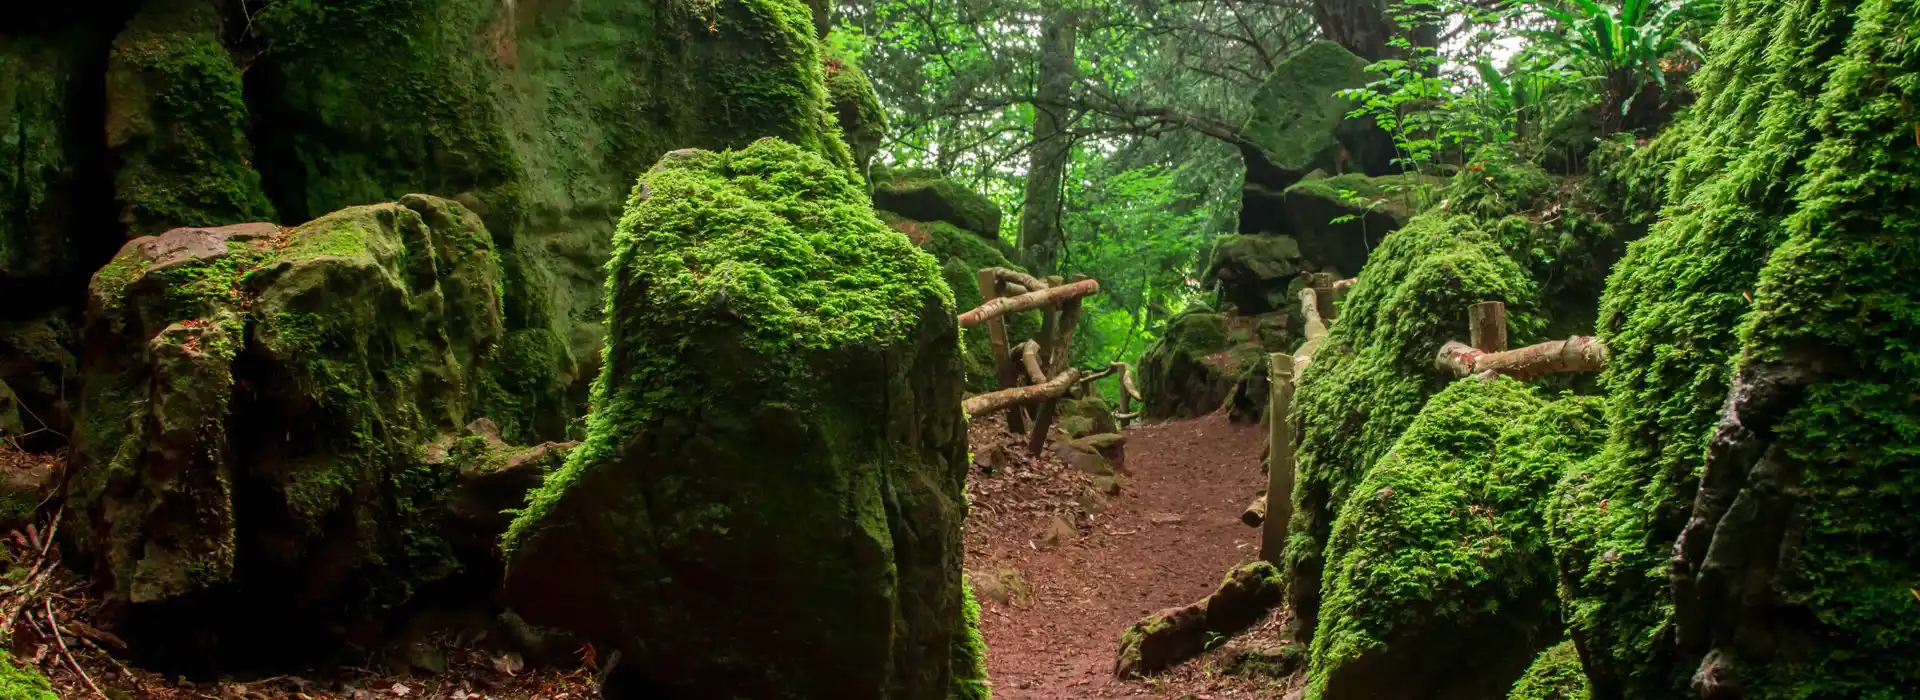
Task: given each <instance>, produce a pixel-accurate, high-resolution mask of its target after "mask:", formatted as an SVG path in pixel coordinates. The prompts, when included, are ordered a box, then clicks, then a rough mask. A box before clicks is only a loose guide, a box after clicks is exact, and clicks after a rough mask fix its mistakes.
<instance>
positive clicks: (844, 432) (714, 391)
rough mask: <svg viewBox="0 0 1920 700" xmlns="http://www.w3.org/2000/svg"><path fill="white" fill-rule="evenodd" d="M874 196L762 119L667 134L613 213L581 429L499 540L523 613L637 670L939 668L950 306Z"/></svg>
mask: <svg viewBox="0 0 1920 700" xmlns="http://www.w3.org/2000/svg"><path fill="white" fill-rule="evenodd" d="M866 200H867V198H866V193H865V192H864V191H863V189H862V188H861V187H860V185H859V183H858V181H857V180H856V179H854V178H853V177H852V176H851V175H850V174H849V173H847V172H846V170H845V169H843V168H841V167H839V166H838V165H837V164H834V163H830V162H829V161H827V160H825V159H823V158H821V157H819V156H817V155H813V154H811V153H808V152H806V151H804V150H802V149H800V148H798V147H795V146H792V145H788V144H785V143H782V142H780V141H777V140H771V139H769V140H762V141H758V142H755V143H754V144H753V145H751V146H748V147H747V148H745V149H742V150H739V151H731V152H726V153H712V152H706V151H676V152H674V153H670V154H668V155H667V156H666V157H665V158H663V159H662V160H661V162H660V163H659V164H658V165H656V166H655V167H654V169H653V170H651V171H650V172H649V173H648V174H647V175H646V176H645V177H644V178H643V179H642V182H641V185H640V188H639V190H638V194H637V195H636V196H635V197H634V199H633V201H632V203H631V206H630V207H629V209H628V211H627V213H626V215H625V216H624V217H623V218H622V219H621V224H620V228H619V232H618V234H617V236H616V239H615V255H614V259H613V262H612V264H611V265H610V268H609V269H610V270H611V276H610V278H609V280H608V282H607V290H608V294H607V296H608V316H609V318H608V321H609V327H608V335H609V337H610V338H611V341H610V342H609V343H608V350H607V355H606V365H605V367H604V368H603V370H602V371H601V374H600V378H599V380H598V382H597V383H596V385H595V387H594V398H593V402H594V412H593V413H592V415H591V417H590V420H589V425H588V432H587V439H586V442H585V443H584V444H582V445H581V446H580V447H579V448H578V449H576V450H575V451H574V452H573V453H571V454H569V455H568V459H567V463H566V465H565V466H564V467H563V468H562V469H561V470H560V471H558V472H556V473H554V474H553V475H551V476H549V477H548V479H547V481H546V484H545V485H544V486H543V487H542V488H541V490H540V491H539V492H538V493H537V494H535V496H534V497H533V499H532V501H531V503H530V505H529V506H528V508H527V509H526V511H525V512H524V513H522V514H521V515H520V517H519V518H518V519H517V520H516V521H515V523H514V525H513V528H512V530H510V532H509V534H508V536H507V539H506V546H507V547H508V549H509V551H510V564H509V569H508V595H509V597H510V598H511V599H512V601H513V604H514V605H515V607H516V608H517V609H518V610H519V611H520V612H521V614H522V615H524V616H525V617H526V618H527V619H528V620H529V621H531V622H534V623H536V624H543V625H550V626H555V627H560V628H563V629H567V630H569V631H572V632H576V633H579V634H581V635H582V636H584V637H586V638H588V639H590V640H594V641H595V642H596V644H599V645H601V648H607V649H616V650H619V651H620V652H621V654H622V657H621V662H620V664H619V666H618V667H617V668H616V669H615V671H614V673H615V674H616V675H618V676H621V677H622V678H621V680H620V681H619V682H620V683H621V684H624V685H626V686H627V687H635V688H646V689H647V690H648V691H650V692H652V693H655V694H669V695H673V696H676V697H760V698H815V697H867V698H889V697H892V698H930V697H944V696H946V694H947V693H949V692H950V691H951V690H952V688H951V686H950V684H951V683H952V678H953V677H954V675H955V674H954V670H953V654H952V650H953V648H954V645H955V637H956V636H958V635H961V634H963V633H964V632H963V630H962V623H963V617H964V612H963V608H964V603H963V601H964V596H963V593H962V591H961V567H960V565H961V556H962V552H961V537H960V525H961V520H962V517H963V513H964V505H963V500H962V495H961V488H962V481H963V480H964V478H965V475H966V470H967V461H966V435H965V429H964V425H962V423H961V412H960V398H961V369H960V356H959V349H958V348H959V342H958V338H957V335H956V333H957V327H956V325H955V321H954V315H955V311H954V306H953V300H952V297H951V295H950V294H949V292H948V291H947V286H946V285H945V284H943V283H942V282H941V280H940V275H939V270H938V266H937V265H936V263H935V262H934V261H933V258H932V257H931V256H928V255H926V254H924V253H921V252H920V251H918V250H916V249H914V247H913V244H912V243H911V242H909V241H908V239H907V238H906V237H905V236H903V235H901V234H899V233H897V232H895V231H892V230H889V229H888V228H887V227H886V226H885V225H883V224H882V223H881V222H880V221H879V220H878V219H877V218H876V217H875V216H874V215H873V213H872V209H871V208H870V207H869V205H868V204H867V203H866ZM665 639H671V640H673V643H671V644H661V643H659V640H665ZM609 682H613V681H612V679H610V681H609ZM649 697H651V695H649Z"/></svg>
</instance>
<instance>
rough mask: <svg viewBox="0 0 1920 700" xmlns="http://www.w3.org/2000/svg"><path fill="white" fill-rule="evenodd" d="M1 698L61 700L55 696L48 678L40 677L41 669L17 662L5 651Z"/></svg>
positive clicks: (1, 665) (0, 654)
mask: <svg viewBox="0 0 1920 700" xmlns="http://www.w3.org/2000/svg"><path fill="white" fill-rule="evenodd" d="M0 698H6V699H7V700H59V699H60V696H58V695H54V694H53V684H52V683H48V682H47V677H46V676H43V675H40V671H39V669H36V668H33V667H31V666H26V665H23V664H21V663H19V662H18V661H16V660H15V659H14V658H13V657H12V656H11V655H9V654H7V652H5V651H0Z"/></svg>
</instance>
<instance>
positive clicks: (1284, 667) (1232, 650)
mask: <svg viewBox="0 0 1920 700" xmlns="http://www.w3.org/2000/svg"><path fill="white" fill-rule="evenodd" d="M1306 662H1307V649H1306V647H1303V646H1301V645H1298V644H1290V643H1286V642H1280V641H1275V640H1270V639H1268V640H1248V639H1235V640H1233V641H1231V642H1227V645H1226V650H1225V651H1224V652H1221V655H1220V666H1219V668H1220V672H1221V673H1224V674H1226V675H1229V676H1242V677H1247V678H1268V679H1273V680H1281V679H1284V678H1287V677H1288V676H1291V675H1293V674H1294V672H1296V671H1299V670H1300V669H1301V668H1302V667H1304V666H1305V665H1306Z"/></svg>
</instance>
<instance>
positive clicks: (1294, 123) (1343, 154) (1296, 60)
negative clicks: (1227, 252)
mask: <svg viewBox="0 0 1920 700" xmlns="http://www.w3.org/2000/svg"><path fill="white" fill-rule="evenodd" d="M1366 68H1367V61H1366V59H1363V58H1360V57H1359V56H1355V55H1353V53H1352V52H1350V51H1348V50H1346V49H1345V48H1342V47H1341V46H1340V45H1339V44H1336V43H1333V42H1331V41H1316V42H1314V43H1311V44H1308V45H1307V46H1306V47H1305V48H1302V49H1300V50H1299V51H1298V52H1296V53H1294V54H1293V55H1292V56H1289V57H1288V58H1287V59H1286V60H1285V61H1282V62H1281V63H1280V65H1279V66H1277V67H1275V68H1274V70H1273V72H1272V73H1271V74H1270V75H1269V76H1268V77H1267V80H1266V82H1265V83H1263V84H1261V86H1260V89H1259V90H1258V91H1257V92H1255V93H1254V96H1253V110H1252V114H1253V117H1252V118H1251V119H1249V120H1248V121H1247V124H1246V127H1245V128H1244V129H1242V134H1243V135H1245V136H1246V138H1247V141H1248V142H1249V144H1250V145H1248V146H1243V147H1241V149H1240V150H1241V154H1242V155H1243V156H1244V158H1245V160H1246V165H1247V175H1246V186H1245V191H1244V192H1243V193H1242V197H1241V205H1240V232H1241V233H1250V234H1251V233H1285V232H1286V230H1287V225H1286V221H1287V219H1288V212H1287V202H1286V197H1285V194H1284V192H1285V191H1286V189H1287V188H1288V187H1291V186H1293V184H1294V183H1297V182H1299V181H1300V180H1301V179H1302V178H1305V177H1306V176H1307V175H1308V174H1310V173H1312V172H1313V171H1315V170H1321V171H1326V172H1330V173H1365V174H1368V175H1387V174H1391V173H1394V172H1398V169H1397V168H1395V167H1394V166H1393V163H1392V158H1393V144H1392V141H1390V140H1388V139H1387V137H1386V134H1385V133H1384V132H1382V131H1380V130H1379V129H1378V128H1375V127H1374V126H1373V124H1372V122H1371V121H1370V120H1351V119H1348V118H1347V113H1348V112H1350V111H1352V109H1353V101H1352V100H1349V99H1347V98H1344V97H1341V96H1339V95H1338V94H1336V93H1338V92H1339V91H1341V90H1346V89H1351V88H1358V87H1362V86H1365V85H1366V84H1368V83H1370V82H1373V75H1372V74H1370V73H1368V72H1367V71H1366ZM1357 269H1358V268H1355V270H1357ZM1352 271H1353V270H1349V271H1348V272H1352Z"/></svg>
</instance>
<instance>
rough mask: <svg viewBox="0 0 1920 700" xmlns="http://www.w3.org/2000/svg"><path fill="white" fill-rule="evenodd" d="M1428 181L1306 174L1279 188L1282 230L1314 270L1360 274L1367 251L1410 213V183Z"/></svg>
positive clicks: (1403, 224)
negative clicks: (1283, 211) (1282, 206)
mask: <svg viewBox="0 0 1920 700" xmlns="http://www.w3.org/2000/svg"><path fill="white" fill-rule="evenodd" d="M1420 186H1431V184H1430V183H1424V184H1423V183H1421V182H1420V181H1419V179H1418V178H1417V177H1415V176H1411V175H1383V176H1380V177H1368V176H1366V175H1364V174H1361V173H1348V174H1344V175H1327V174H1326V173H1325V172H1324V171H1315V172H1313V173H1309V174H1308V175H1307V176H1306V177H1305V178H1302V179H1301V180H1300V181H1299V182H1297V183H1294V184H1293V185H1292V186H1290V187H1288V188H1287V189H1286V190H1285V191H1284V192H1282V197H1283V198H1284V199H1285V201H1286V215H1285V218H1284V219H1283V220H1282V222H1281V226H1282V227H1281V229H1280V232H1281V233H1283V234H1285V235H1287V236H1290V237H1292V238H1293V239H1294V240H1295V241H1298V244H1299V247H1300V257H1302V258H1305V259H1306V260H1308V261H1310V263H1309V264H1310V265H1311V267H1312V268H1313V270H1314V271H1315V272H1332V273H1335V274H1337V275H1340V276H1343V277H1344V276H1351V275H1355V274H1358V273H1359V272H1360V268H1361V267H1363V266H1365V265H1366V264H1367V254H1368V253H1369V252H1371V251H1372V250H1373V249H1374V248H1375V247H1378V246H1379V245H1380V241H1381V240H1382V239H1384V238H1386V235H1387V234H1389V233H1392V232H1394V231H1396V230H1399V228H1400V227H1401V226H1405V225H1406V224H1407V219H1408V218H1409V217H1411V216H1413V211H1414V208H1415V207H1414V204H1415V195H1414V193H1413V192H1412V191H1411V188H1414V187H1420Z"/></svg>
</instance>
